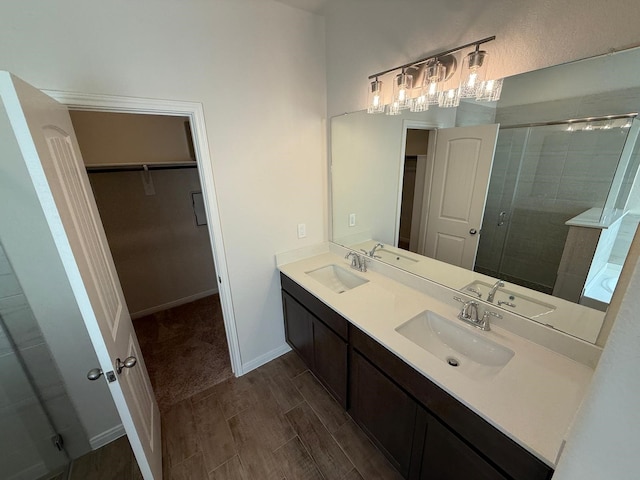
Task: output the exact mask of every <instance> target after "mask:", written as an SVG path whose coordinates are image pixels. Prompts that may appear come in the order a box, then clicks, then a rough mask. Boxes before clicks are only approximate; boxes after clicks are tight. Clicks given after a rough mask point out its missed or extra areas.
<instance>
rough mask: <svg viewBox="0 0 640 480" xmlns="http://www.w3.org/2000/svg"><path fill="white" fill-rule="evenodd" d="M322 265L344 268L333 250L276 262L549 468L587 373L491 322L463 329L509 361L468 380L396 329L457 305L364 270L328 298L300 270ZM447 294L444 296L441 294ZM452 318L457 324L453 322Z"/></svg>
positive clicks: (451, 312)
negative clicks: (500, 348) (497, 347)
mask: <svg viewBox="0 0 640 480" xmlns="http://www.w3.org/2000/svg"><path fill="white" fill-rule="evenodd" d="M329 264H337V265H340V266H344V267H345V268H349V263H348V262H347V261H346V260H345V259H344V258H342V257H341V256H340V255H337V254H335V253H321V254H318V255H315V256H313V257H310V258H306V259H302V260H297V261H294V262H292V263H288V264H284V265H280V266H279V268H280V271H281V272H282V273H284V274H285V275H287V276H288V277H289V278H291V279H292V280H294V281H295V282H296V283H298V284H299V285H301V286H302V287H304V288H305V289H306V290H307V291H309V292H310V293H312V294H314V295H315V296H316V297H318V298H319V299H320V300H321V301H323V302H324V303H326V304H327V305H329V306H330V307H331V308H333V309H334V310H335V311H337V312H339V313H340V314H341V315H342V316H344V317H345V318H346V319H347V320H349V321H350V322H351V323H352V324H353V325H355V326H356V327H358V328H359V329H361V330H362V331H364V332H366V333H367V334H368V335H370V336H371V337H373V338H374V339H376V340H377V341H378V342H379V343H381V344H382V345H384V346H385V347H386V348H387V349H389V350H390V351H392V352H393V353H395V354H396V355H397V356H399V357H400V358H402V359H403V360H404V361H405V362H407V363H408V364H409V365H411V366H412V367H413V368H415V369H416V370H418V371H419V372H421V373H422V374H423V375H424V376H425V377H427V378H428V379H429V380H431V381H432V382H434V383H435V384H437V385H438V386H440V387H441V388H443V389H444V390H445V391H447V392H448V393H450V394H451V395H452V396H454V397H455V398H456V399H458V400H459V401H460V402H462V403H463V404H465V405H466V406H468V407H469V408H470V409H471V410H473V411H474V412H475V413H477V414H478V415H480V416H481V417H482V418H484V419H485V420H487V421H488V422H489V423H490V424H492V425H493V426H495V427H496V428H497V429H498V430H500V431H501V432H503V433H505V434H506V435H507V436H509V437H510V438H512V439H513V440H514V441H516V442H517V443H518V444H520V445H522V446H523V447H524V448H526V449H527V450H528V451H530V452H531V453H533V454H534V455H535V456H537V457H538V458H540V459H541V460H542V461H544V462H545V463H546V464H548V465H549V466H551V467H554V468H555V465H556V462H557V458H558V454H559V452H560V450H561V446H562V442H563V440H564V439H565V438H566V436H567V434H568V430H569V427H570V426H571V423H572V421H573V418H574V415H575V413H576V411H577V409H578V407H579V405H580V403H581V401H582V398H583V396H584V393H585V390H586V388H587V386H588V385H589V382H590V380H591V376H592V374H593V369H591V368H590V367H588V366H586V365H583V364H581V363H578V362H576V361H574V360H571V359H570V358H567V357H565V356H563V355H560V354H558V353H556V352H553V351H551V350H549V349H547V348H544V347H542V346H541V345H538V344H536V343H533V342H531V341H528V340H526V339H524V338H522V337H519V336H518V335H516V334H514V333H512V332H511V331H509V330H507V329H505V328H501V327H499V326H496V325H493V326H492V330H491V331H489V332H482V331H480V330H479V329H475V328H474V327H472V326H468V325H466V324H464V323H463V322H460V325H462V326H463V327H464V328H469V329H471V330H473V331H474V332H475V333H477V334H480V335H486V336H487V337H488V338H490V339H492V340H494V341H496V342H498V343H500V344H502V345H504V346H506V347H508V348H510V349H511V350H513V351H514V352H515V355H514V357H513V358H512V359H511V361H510V362H509V363H508V364H507V365H506V366H505V367H504V368H503V369H502V370H501V371H500V372H499V373H498V374H497V375H496V376H494V377H492V378H489V379H483V380H476V379H472V378H469V377H467V376H465V375H463V374H461V373H460V372H458V371H456V370H455V369H452V368H451V367H450V366H448V365H447V364H446V363H444V362H443V361H441V360H439V359H437V358H436V357H434V356H433V355H431V354H430V353H429V352H427V351H426V350H424V349H422V348H420V347H419V346H418V345H416V344H414V343H413V342H411V341H410V340H408V339H407V338H405V337H404V336H402V335H401V334H399V333H397V332H396V331H395V328H396V327H398V326H399V325H401V324H403V323H404V322H406V321H407V320H409V319H411V318H413V317H414V316H416V315H418V314H419V313H421V312H423V311H425V310H431V311H434V312H436V313H438V314H440V315H442V316H445V317H447V318H450V319H456V315H457V313H458V310H459V309H458V308H456V307H455V306H454V305H452V304H450V303H448V302H451V300H449V298H448V297H449V296H450V292H448V291H447V290H446V289H445V290H443V292H445V293H444V297H443V300H438V299H435V298H434V297H432V296H428V295H426V294H424V293H421V292H420V291H418V290H414V289H412V288H409V287H407V286H405V285H403V284H402V283H400V282H397V281H394V280H391V279H390V278H388V277H387V276H385V275H382V274H380V273H377V272H375V271H371V270H369V271H368V272H366V273H361V272H357V271H355V270H350V271H351V272H353V273H354V274H357V275H360V276H362V277H364V278H367V279H368V280H369V282H368V283H366V284H364V285H361V286H359V287H357V288H354V289H352V290H348V291H346V292H343V293H340V294H339V293H335V292H333V291H332V290H330V289H329V288H327V287H325V286H324V285H322V284H321V283H319V282H317V281H316V280H314V279H313V278H312V277H310V276H309V275H306V273H305V272H308V271H311V270H314V269H317V268H320V267H322V266H325V265H329ZM446 292H448V293H446ZM455 321H458V320H457V319H456V320H455Z"/></svg>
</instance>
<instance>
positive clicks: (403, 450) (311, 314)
mask: <svg viewBox="0 0 640 480" xmlns="http://www.w3.org/2000/svg"><path fill="white" fill-rule="evenodd" d="M332 249H333V250H334V252H333V253H332V252H328V253H323V254H320V255H315V256H312V257H309V258H306V259H302V260H298V261H294V262H291V263H286V264H284V265H282V264H281V265H280V271H281V277H280V278H281V286H282V299H283V309H284V317H285V333H286V339H287V342H288V343H289V345H290V346H291V347H292V348H293V349H294V350H295V351H296V352H297V353H298V354H299V355H300V357H301V358H302V359H303V361H304V362H305V363H306V364H307V366H308V367H309V369H310V370H311V371H312V372H313V373H314V374H315V376H316V377H317V378H318V379H319V380H320V381H321V382H322V383H323V384H324V385H325V387H326V388H327V390H328V391H329V392H330V393H331V394H332V395H333V396H334V398H335V399H336V400H337V401H338V403H339V404H340V405H342V407H343V408H345V410H346V411H347V412H348V413H349V414H350V415H351V417H352V418H353V419H354V420H355V421H356V422H357V423H358V425H359V426H360V427H361V428H362V429H363V430H364V431H365V432H366V433H367V435H368V436H369V437H370V438H371V440H372V441H373V442H374V443H375V444H376V445H377V446H378V448H379V449H380V450H381V451H382V452H383V453H384V454H385V455H386V456H387V458H388V459H389V461H390V462H391V463H392V464H393V465H394V467H395V468H396V469H397V470H398V471H399V472H400V473H401V474H402V476H403V477H404V478H408V479H428V478H431V479H433V478H436V479H469V478H474V479H487V480H489V479H522V480H538V479H540V480H542V479H548V478H551V476H552V474H553V469H554V467H555V464H556V462H557V459H558V455H559V453H560V451H561V447H562V444H563V440H564V438H565V436H566V433H567V430H568V428H569V426H570V424H571V421H572V419H573V416H574V414H575V412H576V410H577V408H578V406H579V404H580V401H581V399H582V396H583V394H584V390H585V388H586V386H587V385H588V383H589V381H590V378H591V375H592V372H593V371H592V368H591V367H590V366H588V365H585V364H583V363H580V362H577V361H575V360H573V359H571V358H568V357H566V356H563V355H560V354H559V353H557V352H553V351H551V350H549V349H548V348H545V347H543V346H541V345H538V344H536V343H533V342H531V341H529V340H527V339H524V338H522V337H520V336H518V335H515V334H514V333H512V332H511V331H509V330H508V329H507V328H504V325H505V323H509V319H506V320H500V323H501V324H500V325H498V324H497V323H496V324H494V325H492V330H491V331H489V332H482V331H480V330H479V329H475V328H474V327H472V326H469V325H466V324H464V323H463V322H461V321H460V320H458V319H457V318H456V315H457V312H458V310H459V309H460V307H459V306H458V305H459V304H457V303H456V301H455V300H453V299H452V296H453V295H452V292H451V291H450V290H448V289H446V288H444V287H441V286H439V285H435V284H433V285H427V286H426V287H425V289H422V288H420V289H415V288H410V287H409V286H407V285H406V284H403V283H402V282H401V281H397V280H398V279H397V278H396V279H393V278H390V277H389V276H387V275H385V274H382V273H381V272H380V270H379V266H378V265H374V266H373V267H372V266H371V265H370V267H369V271H367V272H359V271H355V270H353V269H350V268H349V263H348V262H347V261H346V260H345V259H344V258H343V255H342V254H341V253H342V251H337V250H339V249H338V248H336V247H335V246H332ZM345 251H346V250H345ZM372 263H375V262H372ZM387 268H388V267H387ZM384 269H385V266H382V270H383V271H384ZM317 272H319V274H318V273H317ZM385 273H388V272H385ZM405 275H406V274H405ZM354 277H355V278H354ZM421 281H422V282H424V280H421ZM411 287H416V285H412V286H411ZM434 289H435V290H434ZM425 291H426V292H427V294H425V293H424V292H425ZM430 321H435V322H441V323H435V324H431V323H429V322H430ZM427 330H431V332H432V334H433V335H436V336H437V335H445V337H446V335H449V338H448V340H447V338H444V337H438V338H435V337H434V338H435V339H431V340H428V339H427V340H425V339H424V338H422V337H420V335H421V334H422V333H423V331H427ZM433 332H435V333H433ZM553 333H554V334H556V335H557V334H558V333H557V332H553ZM424 342H427V343H424ZM429 342H432V343H429ZM447 342H449V343H450V344H452V345H453V346H454V347H453V348H449V347H447V346H446V345H445V346H444V347H443V344H446V343H447ZM436 344H437V345H436ZM465 344H467V346H465ZM469 344H474V345H475V346H474V345H472V346H471V347H470V348H471V350H469V349H468V347H469ZM478 345H480V350H477V351H476V350H474V348H476V347H477V346H478ZM443 348H444V349H445V350H446V349H447V348H449V350H448V351H444V350H442V349H443ZM587 348H588V347H587ZM593 348H594V349H595V348H596V347H593ZM438 349H440V350H442V351H440V350H438ZM596 350H597V349H596ZM596 353H597V352H596ZM586 357H587V358H588V357H589V353H587V354H586ZM594 361H595V360H594ZM588 362H589V361H588V360H587V363H588ZM455 363H457V365H454V364H455Z"/></svg>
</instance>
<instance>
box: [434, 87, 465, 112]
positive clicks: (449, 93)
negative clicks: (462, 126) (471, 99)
mask: <svg viewBox="0 0 640 480" xmlns="http://www.w3.org/2000/svg"><path fill="white" fill-rule="evenodd" d="M438 105H439V106H440V107H442V108H451V107H457V106H458V105H460V89H458V88H449V89H448V90H445V91H444V92H442V93H441V94H440V101H439V102H438Z"/></svg>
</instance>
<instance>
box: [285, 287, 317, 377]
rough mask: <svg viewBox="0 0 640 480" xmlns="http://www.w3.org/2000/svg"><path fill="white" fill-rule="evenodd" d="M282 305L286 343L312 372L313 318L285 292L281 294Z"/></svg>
mask: <svg viewBox="0 0 640 480" xmlns="http://www.w3.org/2000/svg"><path fill="white" fill-rule="evenodd" d="M282 305H283V309H284V329H285V337H286V339H287V343H288V344H289V345H290V346H291V348H293V349H294V350H295V351H296V352H297V353H298V355H300V358H302V360H303V361H304V362H305V363H306V364H307V366H308V367H309V368H310V369H312V370H313V320H312V319H313V317H312V316H311V314H310V313H309V312H308V311H307V310H306V309H305V308H304V307H303V306H302V305H300V304H299V303H298V302H297V301H295V300H294V299H293V297H291V296H290V295H289V294H288V293H286V292H282Z"/></svg>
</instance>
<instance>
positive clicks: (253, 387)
mask: <svg viewBox="0 0 640 480" xmlns="http://www.w3.org/2000/svg"><path fill="white" fill-rule="evenodd" d="M162 435H163V442H162V443H163V463H164V477H165V479H166V480H236V479H237V480H256V479H259V480H263V479H264V480H270V479H274V480H315V479H326V480H342V479H344V480H364V479H366V480H378V479H379V480H386V479H393V480H395V479H400V478H401V476H400V474H399V473H398V472H397V471H396V470H394V469H393V467H392V466H391V465H390V464H389V462H388V461H387V460H386V458H385V457H384V456H383V455H382V454H381V453H380V451H378V450H377V449H376V448H375V447H374V445H373V444H372V443H371V442H370V441H369V440H368V439H367V437H366V436H365V435H364V433H363V432H362V431H361V430H360V428H358V426H357V425H355V423H354V422H353V420H351V418H350V417H349V416H348V415H347V414H346V413H345V412H344V411H343V410H342V408H341V407H340V406H339V405H338V404H337V403H336V402H335V401H334V400H333V398H332V397H331V396H330V395H329V393H327V391H326V390H325V389H324V388H323V387H322V385H320V383H319V382H318V381H317V380H316V378H315V377H314V376H313V375H312V374H311V373H310V372H309V371H308V370H307V369H306V367H305V366H304V364H303V363H302V361H301V360H300V359H299V358H298V356H297V355H296V354H295V353H294V352H289V353H287V354H285V355H283V356H282V357H280V358H277V359H275V360H273V361H271V362H269V363H268V364H266V365H264V366H262V367H260V368H258V369H256V370H254V371H252V372H250V373H248V374H246V375H244V376H242V377H240V378H231V379H229V380H226V381H224V382H222V383H219V384H217V385H214V386H213V387H211V388H209V389H207V390H205V391H203V392H200V393H198V394H196V395H194V396H192V397H191V398H188V399H186V400H183V401H181V402H179V403H176V404H175V405H172V406H171V407H169V408H168V409H166V410H165V411H164V412H163V413H162Z"/></svg>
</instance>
